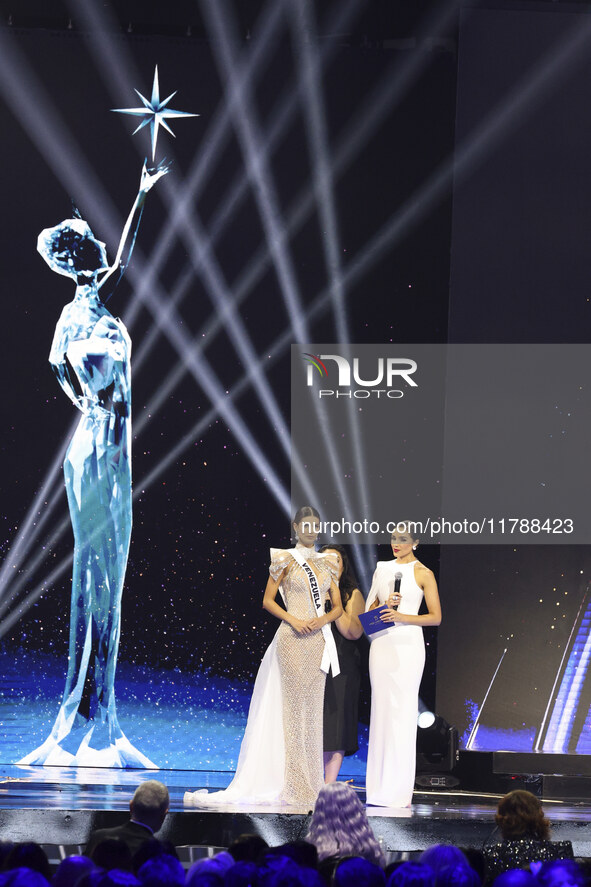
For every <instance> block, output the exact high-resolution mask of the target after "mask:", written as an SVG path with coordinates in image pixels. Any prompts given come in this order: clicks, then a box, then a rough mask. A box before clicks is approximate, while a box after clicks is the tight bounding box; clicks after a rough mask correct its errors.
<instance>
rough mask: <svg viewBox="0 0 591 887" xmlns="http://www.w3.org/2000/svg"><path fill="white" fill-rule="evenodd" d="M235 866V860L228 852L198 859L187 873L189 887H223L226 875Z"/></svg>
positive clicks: (224, 851)
mask: <svg viewBox="0 0 591 887" xmlns="http://www.w3.org/2000/svg"><path fill="white" fill-rule="evenodd" d="M233 865H234V859H233V857H232V856H231V855H230V854H229V853H228V851H227V850H223V851H222V852H221V853H217V854H216V855H215V856H211V857H210V856H208V857H205V858H204V859H198V860H197V861H196V862H194V863H193V865H192V866H191V868H190V869H189V871H188V872H187V877H186V884H187V887H222V885H223V883H224V877H225V874H226V872H227V871H228V869H230V868H232V866H233Z"/></svg>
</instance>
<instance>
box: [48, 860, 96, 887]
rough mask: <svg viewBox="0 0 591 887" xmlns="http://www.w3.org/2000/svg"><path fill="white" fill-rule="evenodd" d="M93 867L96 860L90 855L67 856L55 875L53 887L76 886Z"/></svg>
mask: <svg viewBox="0 0 591 887" xmlns="http://www.w3.org/2000/svg"><path fill="white" fill-rule="evenodd" d="M93 869H94V862H93V861H92V860H91V859H89V858H88V856H67V857H66V859H62V861H61V862H60V864H59V866H58V869H57V871H56V873H55V875H54V876H53V880H52V882H51V883H52V887H74V885H75V884H76V882H77V881H79V880H80V878H81V877H82V875H83V874H85V872H90V871H92V870H93Z"/></svg>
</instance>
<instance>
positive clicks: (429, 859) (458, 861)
mask: <svg viewBox="0 0 591 887" xmlns="http://www.w3.org/2000/svg"><path fill="white" fill-rule="evenodd" d="M419 862H422V863H424V864H425V865H428V866H429V868H432V869H433V871H434V872H438V871H439V870H440V869H442V868H445V867H446V866H450V865H466V866H467V865H469V863H468V860H467V859H466V857H465V856H464V854H463V853H462V851H461V850H460V848H459V847H455V846H454V845H453V844H433V846H432V847H427V849H426V850H423V852H422V853H421V855H420V857H419Z"/></svg>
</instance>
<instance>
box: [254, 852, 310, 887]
mask: <svg viewBox="0 0 591 887" xmlns="http://www.w3.org/2000/svg"><path fill="white" fill-rule="evenodd" d="M306 871H310V870H309V869H302V868H300V866H299V865H297V863H295V862H294V861H293V859H289V858H288V857H287V856H279V855H278V854H274V853H268V854H267V855H266V856H265V860H264V865H263V866H262V867H261V872H260V875H261V883H262V884H263V885H264V887H303V883H304V877H305V872H306Z"/></svg>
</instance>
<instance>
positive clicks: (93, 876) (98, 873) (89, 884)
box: [76, 868, 105, 887]
mask: <svg viewBox="0 0 591 887" xmlns="http://www.w3.org/2000/svg"><path fill="white" fill-rule="evenodd" d="M104 874H105V871H104V869H98V868H92V869H89V870H88V871H87V872H85V873H84V874H83V875H82V876H81V877H80V878H79V879H78V880H77V881H76V887H98V883H99V881H100V880H101V879H102V877H103V875H104Z"/></svg>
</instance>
